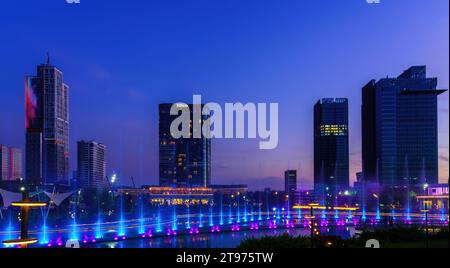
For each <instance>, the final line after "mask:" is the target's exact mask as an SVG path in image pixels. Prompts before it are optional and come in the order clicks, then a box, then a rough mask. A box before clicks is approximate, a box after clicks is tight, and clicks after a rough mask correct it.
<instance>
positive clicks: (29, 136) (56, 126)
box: [25, 61, 69, 185]
mask: <svg viewBox="0 0 450 268" xmlns="http://www.w3.org/2000/svg"><path fill="white" fill-rule="evenodd" d="M68 95H69V87H68V86H67V85H66V84H64V79H63V73H62V72H61V71H60V70H59V69H57V68H56V67H55V66H52V65H50V62H49V61H48V62H47V63H46V64H41V65H39V66H38V67H37V75H36V76H27V77H26V78H25V106H26V111H25V112H26V179H27V182H28V183H31V184H36V185H39V184H67V183H68V179H69V98H68Z"/></svg>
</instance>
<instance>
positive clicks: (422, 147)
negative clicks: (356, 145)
mask: <svg viewBox="0 0 450 268" xmlns="http://www.w3.org/2000/svg"><path fill="white" fill-rule="evenodd" d="M436 86H437V78H427V77H426V66H413V67H410V68H409V69H408V70H406V71H405V72H403V73H402V74H401V75H400V76H398V77H397V78H384V79H380V80H379V81H375V80H372V81H370V82H369V83H368V84H367V85H366V86H365V87H364V88H363V89H362V162H363V176H364V180H365V182H368V183H377V182H378V181H379V182H380V184H381V185H391V186H398V185H406V184H408V185H414V184H418V183H425V182H427V183H437V182H438V125H437V124H438V123H437V96H438V95H439V94H441V93H443V92H445V91H444V90H436Z"/></svg>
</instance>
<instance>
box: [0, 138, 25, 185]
mask: <svg viewBox="0 0 450 268" xmlns="http://www.w3.org/2000/svg"><path fill="white" fill-rule="evenodd" d="M20 178H22V150H20V149H17V148H11V147H6V146H4V145H1V144H0V181H2V180H3V181H11V180H17V179H20Z"/></svg>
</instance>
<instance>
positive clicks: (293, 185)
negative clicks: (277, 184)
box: [284, 170, 297, 200]
mask: <svg viewBox="0 0 450 268" xmlns="http://www.w3.org/2000/svg"><path fill="white" fill-rule="evenodd" d="M284 192H285V193H286V194H287V195H289V198H290V199H291V200H294V197H295V193H296V192H297V170H287V171H285V172H284Z"/></svg>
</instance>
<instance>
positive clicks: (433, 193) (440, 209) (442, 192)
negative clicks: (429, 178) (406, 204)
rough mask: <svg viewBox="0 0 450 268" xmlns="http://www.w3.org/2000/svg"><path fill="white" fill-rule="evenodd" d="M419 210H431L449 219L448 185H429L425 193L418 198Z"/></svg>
mask: <svg viewBox="0 0 450 268" xmlns="http://www.w3.org/2000/svg"><path fill="white" fill-rule="evenodd" d="M416 198H417V200H418V201H419V209H422V210H423V209H426V210H430V211H431V212H434V213H443V214H445V215H446V216H447V218H448V208H449V200H448V199H449V192H448V184H435V185H429V186H428V187H427V188H426V189H424V193H423V194H420V195H418V196H416Z"/></svg>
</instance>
